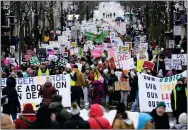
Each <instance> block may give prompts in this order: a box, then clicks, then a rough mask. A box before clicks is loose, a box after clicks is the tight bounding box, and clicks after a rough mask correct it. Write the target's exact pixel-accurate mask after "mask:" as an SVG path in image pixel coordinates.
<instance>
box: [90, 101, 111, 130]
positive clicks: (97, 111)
mask: <svg viewBox="0 0 188 130" xmlns="http://www.w3.org/2000/svg"><path fill="white" fill-rule="evenodd" d="M89 115H90V118H89V120H88V122H89V125H90V129H112V127H111V126H110V123H109V121H108V120H107V119H106V118H103V117H102V116H103V109H102V107H101V106H100V105H98V104H94V105H92V106H91V108H90V111H89ZM97 121H98V122H97ZM101 127H102V128H101Z"/></svg>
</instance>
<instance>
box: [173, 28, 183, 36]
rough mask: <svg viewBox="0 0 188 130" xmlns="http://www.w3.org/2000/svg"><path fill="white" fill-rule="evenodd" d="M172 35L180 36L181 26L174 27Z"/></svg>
mask: <svg viewBox="0 0 188 130" xmlns="http://www.w3.org/2000/svg"><path fill="white" fill-rule="evenodd" d="M173 34H174V36H180V35H181V26H174V30H173Z"/></svg>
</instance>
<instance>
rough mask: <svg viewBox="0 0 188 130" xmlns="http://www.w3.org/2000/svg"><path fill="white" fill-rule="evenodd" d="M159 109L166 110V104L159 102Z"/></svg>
mask: <svg viewBox="0 0 188 130" xmlns="http://www.w3.org/2000/svg"><path fill="white" fill-rule="evenodd" d="M158 107H164V108H166V104H165V103H164V102H159V103H158V104H157V108H158Z"/></svg>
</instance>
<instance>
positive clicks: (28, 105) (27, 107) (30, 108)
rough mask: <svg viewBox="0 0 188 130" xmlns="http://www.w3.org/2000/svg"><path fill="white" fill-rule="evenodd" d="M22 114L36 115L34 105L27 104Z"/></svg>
mask: <svg viewBox="0 0 188 130" xmlns="http://www.w3.org/2000/svg"><path fill="white" fill-rule="evenodd" d="M22 113H35V111H34V109H33V105H32V104H31V103H27V104H25V106H24V109H23V112H22Z"/></svg>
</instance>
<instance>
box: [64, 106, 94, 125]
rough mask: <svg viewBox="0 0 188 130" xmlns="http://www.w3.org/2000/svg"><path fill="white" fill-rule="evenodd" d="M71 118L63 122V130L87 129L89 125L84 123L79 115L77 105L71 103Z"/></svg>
mask: <svg viewBox="0 0 188 130" xmlns="http://www.w3.org/2000/svg"><path fill="white" fill-rule="evenodd" d="M70 113H71V118H70V119H69V120H68V121H67V122H65V124H64V128H65V129H89V128H90V126H89V123H88V122H87V121H84V120H83V119H82V118H81V117H80V116H79V115H80V107H79V106H78V104H77V103H73V104H72V106H71V112H70Z"/></svg>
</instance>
